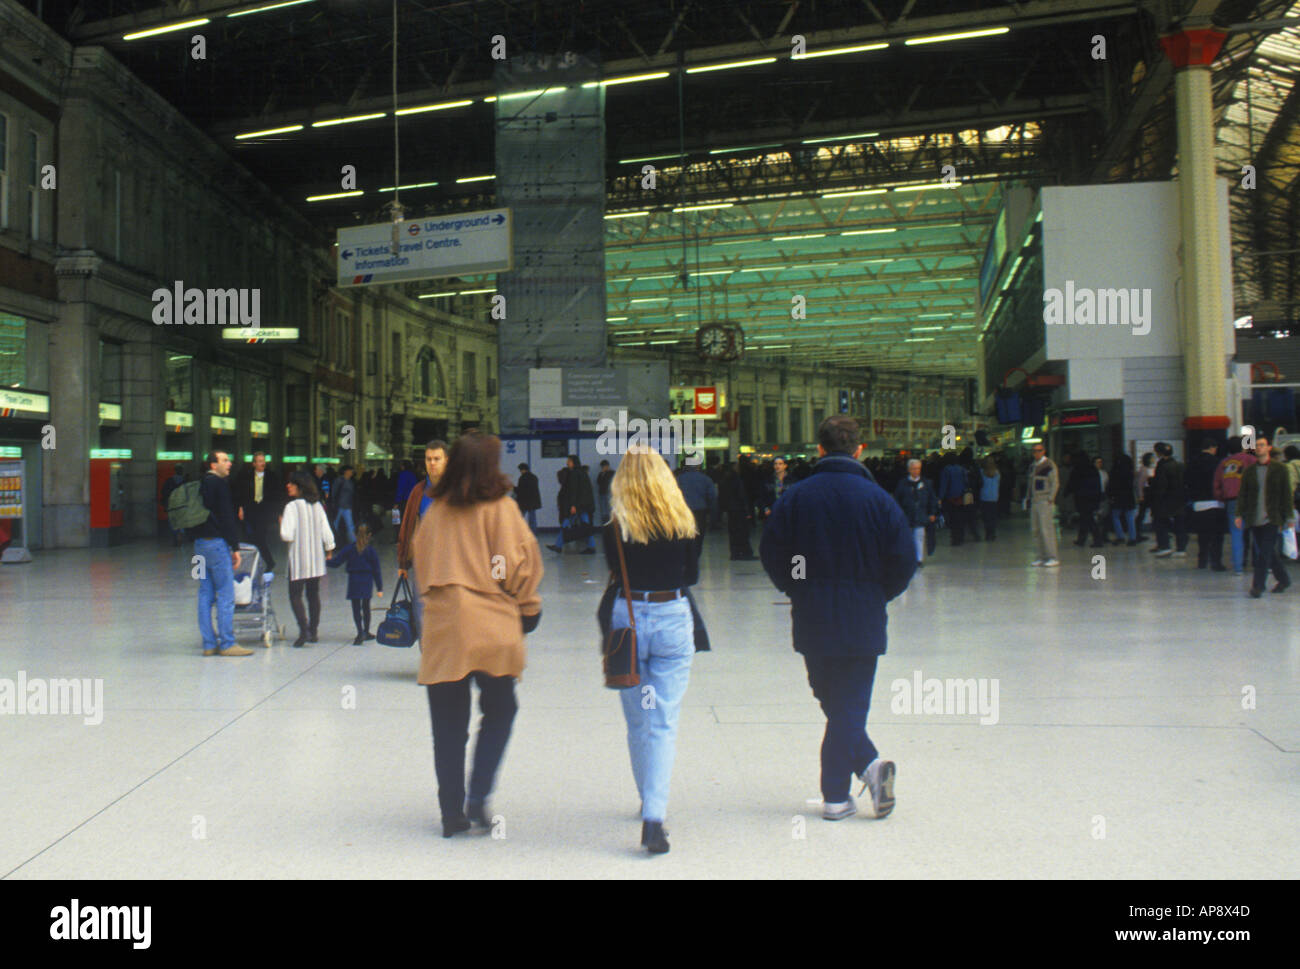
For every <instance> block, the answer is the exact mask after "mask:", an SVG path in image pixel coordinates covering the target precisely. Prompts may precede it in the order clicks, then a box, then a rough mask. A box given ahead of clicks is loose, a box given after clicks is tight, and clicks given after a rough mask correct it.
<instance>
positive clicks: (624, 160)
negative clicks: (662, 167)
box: [618, 154, 682, 165]
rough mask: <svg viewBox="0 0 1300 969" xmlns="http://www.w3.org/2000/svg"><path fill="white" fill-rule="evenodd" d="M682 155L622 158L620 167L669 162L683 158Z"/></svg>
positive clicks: (619, 161)
mask: <svg viewBox="0 0 1300 969" xmlns="http://www.w3.org/2000/svg"><path fill="white" fill-rule="evenodd" d="M681 157H682V156H681V155H679V154H678V155H650V156H649V157H647V158H620V159H619V160H618V163H619V164H620V165H635V164H636V163H637V162H652V161H668V160H670V159H673V158H681Z"/></svg>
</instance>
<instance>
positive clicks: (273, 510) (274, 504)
mask: <svg viewBox="0 0 1300 969" xmlns="http://www.w3.org/2000/svg"><path fill="white" fill-rule="evenodd" d="M234 492H235V508H236V510H237V511H238V513H239V520H240V521H241V522H243V523H244V528H245V529H246V530H247V532H248V536H249V541H250V542H252V543H253V544H254V545H256V546H257V551H258V552H259V553H260V554H261V556H262V562H263V564H264V566H265V568H266V570H267V571H268V572H270V571H273V570H274V569H275V558H274V556H272V555H271V541H272V538H271V528H272V527H273V526H274V528H275V534H276V536H278V535H279V532H280V526H279V521H280V513H281V512H282V511H284V504H285V498H286V497H288V496H287V495H286V494H285V491H284V483H283V482H282V481H281V480H280V476H279V475H278V474H276V473H275V471H273V470H272V469H270V468H268V467H267V466H266V454H265V453H264V452H262V451H257V452H255V453H254V454H253V464H252V467H248V466H245V468H244V471H243V473H241V474H240V475H239V477H238V478H236V480H235V487H234Z"/></svg>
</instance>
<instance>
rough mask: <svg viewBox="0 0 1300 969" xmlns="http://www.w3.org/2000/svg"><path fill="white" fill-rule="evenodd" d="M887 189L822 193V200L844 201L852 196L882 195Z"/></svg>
mask: <svg viewBox="0 0 1300 969" xmlns="http://www.w3.org/2000/svg"><path fill="white" fill-rule="evenodd" d="M887 191H889V189H885V188H864V189H862V190H861V191H858V192H823V193H822V196H821V197H822V198H824V199H846V198H849V197H850V196H852V195H884V194H885V193H886V192H887Z"/></svg>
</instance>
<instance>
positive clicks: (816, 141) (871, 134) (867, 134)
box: [802, 131, 880, 145]
mask: <svg viewBox="0 0 1300 969" xmlns="http://www.w3.org/2000/svg"><path fill="white" fill-rule="evenodd" d="M879 137H880V132H879V131H864V132H862V134H860V135H836V136H835V137H834V138H805V139H804V140H803V142H802V144H805V145H820V144H823V143H825V142H828V141H854V140H856V139H858V138H879Z"/></svg>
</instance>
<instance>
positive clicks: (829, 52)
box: [790, 44, 889, 61]
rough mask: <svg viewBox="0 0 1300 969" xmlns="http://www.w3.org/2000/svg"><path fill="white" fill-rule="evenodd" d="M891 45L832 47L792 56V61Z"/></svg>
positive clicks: (852, 52)
mask: <svg viewBox="0 0 1300 969" xmlns="http://www.w3.org/2000/svg"><path fill="white" fill-rule="evenodd" d="M888 46H889V44H859V45H858V46H857V47H832V48H830V49H829V50H810V51H808V52H807V53H804V54H791V55H790V60H792V61H801V60H804V59H805V58H808V57H835V56H837V55H839V54H857V53H859V52H861V51H867V50H884V49H885V48H886V47H888Z"/></svg>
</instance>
